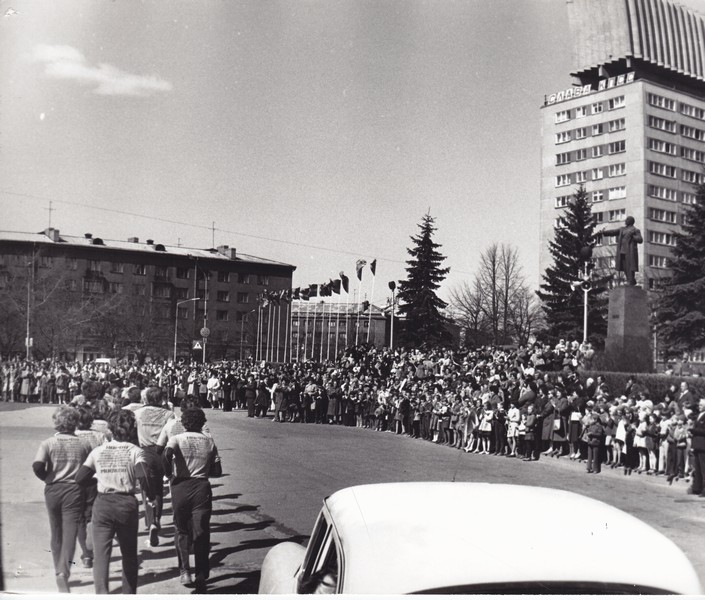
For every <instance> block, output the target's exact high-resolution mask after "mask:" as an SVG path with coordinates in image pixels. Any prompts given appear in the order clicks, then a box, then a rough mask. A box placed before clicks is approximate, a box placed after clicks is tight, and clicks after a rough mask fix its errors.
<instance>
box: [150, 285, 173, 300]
mask: <svg viewBox="0 0 705 600" xmlns="http://www.w3.org/2000/svg"><path fill="white" fill-rule="evenodd" d="M152 296H154V297H155V298H171V286H170V285H163V284H158V283H155V284H154V285H153V286H152Z"/></svg>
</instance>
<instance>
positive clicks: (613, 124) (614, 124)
mask: <svg viewBox="0 0 705 600" xmlns="http://www.w3.org/2000/svg"><path fill="white" fill-rule="evenodd" d="M625 126H626V121H625V119H615V120H614V121H610V122H609V123H608V124H607V128H608V130H609V132H610V133H612V132H614V131H622V129H624V128H625Z"/></svg>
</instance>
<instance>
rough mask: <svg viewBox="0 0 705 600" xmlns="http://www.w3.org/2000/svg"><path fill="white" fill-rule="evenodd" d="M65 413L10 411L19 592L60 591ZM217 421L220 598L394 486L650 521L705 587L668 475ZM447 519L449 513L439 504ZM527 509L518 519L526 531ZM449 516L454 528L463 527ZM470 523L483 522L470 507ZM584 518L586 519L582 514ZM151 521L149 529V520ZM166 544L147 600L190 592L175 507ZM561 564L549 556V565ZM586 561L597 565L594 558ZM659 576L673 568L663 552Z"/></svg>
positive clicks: (681, 489)
mask: <svg viewBox="0 0 705 600" xmlns="http://www.w3.org/2000/svg"><path fill="white" fill-rule="evenodd" d="M54 408H55V407H51V406H37V405H19V404H0V412H1V413H2V414H1V415H0V456H1V457H2V459H1V463H0V467H1V470H0V508H1V510H2V513H1V514H2V572H3V579H4V589H5V590H6V591H10V592H49V593H53V592H55V591H56V589H55V585H54V577H53V572H52V571H53V569H52V561H51V553H50V550H49V525H48V518H47V515H46V509H45V506H44V496H43V483H42V482H41V481H39V480H38V479H37V478H36V477H35V476H34V474H33V473H32V469H31V464H32V460H33V458H34V454H35V452H36V449H37V447H38V444H39V442H40V441H41V440H42V439H45V438H47V437H49V436H50V435H52V434H53V429H52V425H51V413H52V411H53V410H54ZM206 416H207V417H208V425H209V427H210V429H211V432H212V433H213V437H214V438H215V440H216V443H217V445H218V448H219V450H220V454H221V457H222V460H223V470H224V473H225V475H224V476H223V477H222V478H219V479H214V480H212V484H213V495H214V511H213V519H212V528H211V529H212V536H211V545H212V548H211V567H212V568H211V579H210V582H209V588H208V591H209V593H217V594H225V593H239V594H249V593H256V591H257V585H258V581H259V568H260V564H261V562H262V559H263V558H264V555H265V554H266V552H267V550H269V548H271V547H272V546H273V545H275V544H277V543H279V542H280V541H284V540H290V541H296V542H305V541H306V539H307V536H308V534H309V532H310V529H311V527H312V525H313V522H314V519H315V517H316V515H317V513H318V511H319V510H320V507H321V502H322V500H323V498H324V497H326V496H327V495H329V494H331V493H333V492H334V491H336V490H338V489H340V488H343V487H347V486H350V485H357V484H363V483H377V482H385V481H484V482H490V483H493V482H502V483H515V484H522V485H538V486H544V487H551V488H558V489H564V490H571V491H575V492H579V493H582V494H585V495H587V496H591V497H593V498H596V499H599V500H602V501H604V502H607V503H609V504H612V505H614V506H616V507H618V508H620V509H622V510H625V511H626V512H628V513H631V514H632V515H634V516H636V517H638V518H640V519H642V520H644V521H646V522H647V523H649V524H650V525H652V526H653V527H655V528H656V529H657V530H659V531H661V532H662V533H663V534H665V535H666V536H667V537H669V538H670V539H672V540H673V541H674V542H675V543H676V544H677V545H678V546H679V547H680V548H681V549H682V550H683V551H684V552H685V553H686V555H688V557H689V558H690V560H691V561H692V562H693V564H694V565H695V568H696V570H697V571H698V574H699V576H700V579H701V581H703V582H705V546H703V543H702V536H703V531H704V530H705V502H704V501H703V500H702V499H697V498H694V497H692V496H688V495H686V493H685V488H686V484H685V482H683V481H680V482H676V483H674V485H673V486H669V485H668V484H667V483H666V481H665V480H664V478H662V477H652V476H646V475H636V474H634V475H632V476H629V477H627V476H624V475H623V473H622V471H621V470H610V469H607V470H604V471H603V472H602V473H601V474H599V475H598V474H595V475H588V474H586V473H585V465H584V464H580V463H577V462H573V461H569V460H567V459H566V458H561V459H554V458H543V459H542V460H540V461H538V462H531V463H526V462H522V461H518V460H516V459H510V458H504V457H496V456H480V455H473V454H465V453H463V452H459V451H457V450H454V449H451V448H447V447H443V446H438V445H434V444H430V443H428V442H424V441H421V440H414V439H411V438H408V437H405V436H397V435H394V434H390V433H381V432H375V431H371V430H366V429H358V428H350V427H340V426H328V425H314V424H308V425H302V424H291V423H274V422H272V421H271V420H270V419H249V418H247V417H246V415H245V413H244V412H242V411H235V412H233V413H221V412H217V411H211V410H208V411H207V412H206ZM439 510H440V511H441V513H440V514H442V507H439ZM529 516H530V515H526V514H524V512H523V511H522V507H521V506H517V507H516V513H515V514H513V515H507V521H508V522H515V523H516V526H517V532H520V525H521V520H522V519H523V518H527V517H529ZM456 518H459V517H458V515H447V519H446V526H447V527H448V528H450V529H452V522H453V519H456ZM462 518H469V519H472V518H482V516H481V515H475V514H473V512H472V507H471V506H469V507H468V513H467V515H464V516H462ZM576 518H577V519H579V518H580V515H576ZM142 522H143V521H142ZM162 525H163V530H162V537H161V543H160V545H159V546H158V547H157V548H149V547H147V546H146V545H145V542H146V532H144V531H141V532H140V540H139V548H140V560H141V565H140V579H139V593H149V594H185V593H191V591H190V590H188V589H186V588H184V587H182V586H181V585H180V584H179V581H178V570H177V566H176V555H175V552H174V548H173V526H172V524H171V510H170V503H169V501H168V499H167V500H166V501H165V516H164V519H163V523H162ZM546 535H553V536H555V538H556V551H557V552H572V553H575V556H576V560H581V557H580V549H579V548H575V547H573V545H571V540H570V539H562V537H561V534H560V532H556V531H552V530H551V528H550V524H547V528H546ZM629 543H630V541H629V540H624V545H623V547H621V548H606V549H605V555H604V557H601V558H602V559H604V560H619V556H620V554H621V553H623V552H628V551H629ZM516 552H524V553H525V552H526V547H525V546H522V541H521V537H520V535H517V537H516V540H508V543H507V553H508V555H509V554H513V553H516ZM79 556H80V553H79V552H78V551H77V554H76V558H75V561H76V565H75V568H74V571H73V572H72V574H71V584H72V592H74V593H93V591H94V588H93V580H92V576H91V572H90V570H89V569H85V568H83V566H82V565H81V563H80V558H79ZM545 558H546V559H547V560H550V557H545ZM594 559H595V557H589V558H585V562H586V569H588V568H589V561H590V560H594ZM654 568H660V569H664V577H667V565H661V564H660V563H659V560H658V556H654ZM119 588H120V560H119V551H118V549H117V546H116V547H115V549H114V553H113V559H112V564H111V590H115V591H119Z"/></svg>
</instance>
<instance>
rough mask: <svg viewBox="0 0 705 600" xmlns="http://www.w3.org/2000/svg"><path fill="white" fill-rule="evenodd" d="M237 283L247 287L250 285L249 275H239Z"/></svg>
mask: <svg viewBox="0 0 705 600" xmlns="http://www.w3.org/2000/svg"><path fill="white" fill-rule="evenodd" d="M237 282H238V283H241V284H243V285H247V284H248V283H250V276H249V275H248V274H247V273H238V274H237Z"/></svg>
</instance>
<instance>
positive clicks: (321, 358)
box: [318, 300, 326, 363]
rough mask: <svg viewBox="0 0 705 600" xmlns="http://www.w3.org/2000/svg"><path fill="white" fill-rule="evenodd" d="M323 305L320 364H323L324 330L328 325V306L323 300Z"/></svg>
mask: <svg viewBox="0 0 705 600" xmlns="http://www.w3.org/2000/svg"><path fill="white" fill-rule="evenodd" d="M321 303H322V304H323V306H321V308H322V309H323V312H322V313H321V351H320V353H319V355H318V362H320V363H322V362H323V328H324V327H325V325H326V305H325V303H324V302H323V300H321Z"/></svg>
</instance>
